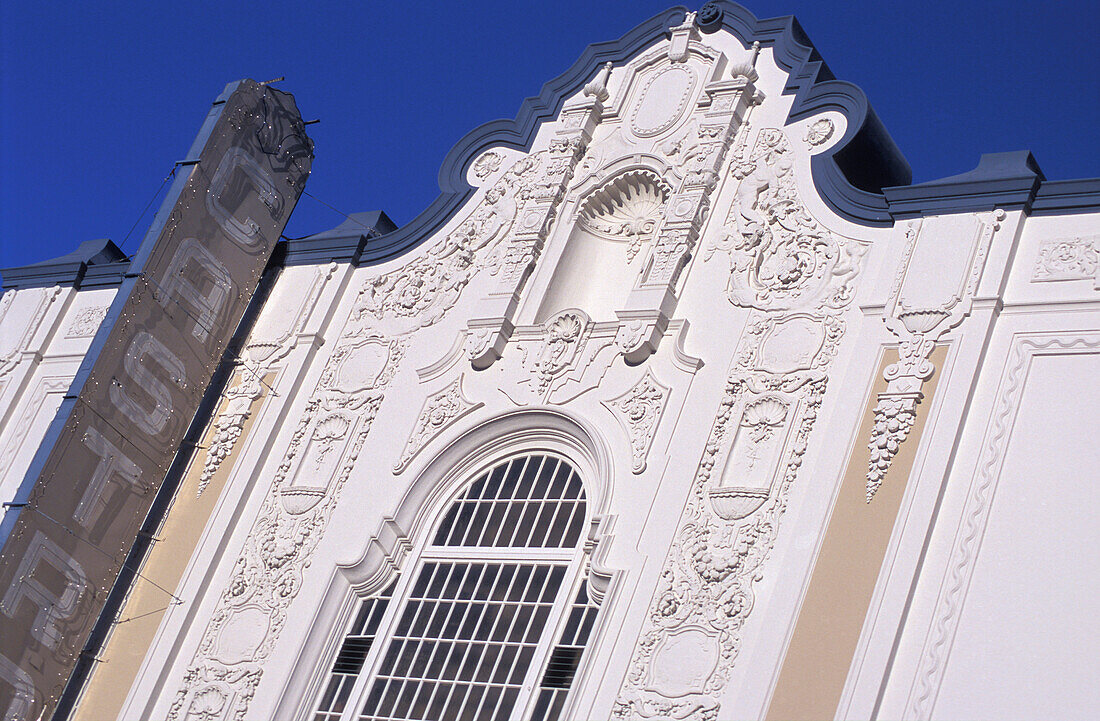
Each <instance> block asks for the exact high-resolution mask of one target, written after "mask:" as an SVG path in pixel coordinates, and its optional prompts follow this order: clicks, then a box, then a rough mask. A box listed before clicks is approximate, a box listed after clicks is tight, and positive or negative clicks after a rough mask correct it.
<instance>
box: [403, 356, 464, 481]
mask: <svg viewBox="0 0 1100 721" xmlns="http://www.w3.org/2000/svg"><path fill="white" fill-rule="evenodd" d="M483 405H485V404H484V403H481V402H478V403H474V402H473V401H471V400H469V399H468V398H466V396H465V395H463V393H462V376H461V375H460V376H459V377H458V378H455V379H454V381H452V382H451V383H450V384H449V385H448V386H447V387H446V388H444V389H443V390H441V391H439V392H438V393H433V394H432V395H430V396H428V397H427V398H426V399H424V405H423V406H422V407H421V409H420V415H419V416H418V417H417V419H416V425H415V426H414V427H413V430H412V433H411V434H410V435H409V439H408V440H407V441H406V442H405V448H404V450H402V451H401V457H400V458H399V459H398V461H397V463H396V464H395V465H394V467H393V471H394V473H401V472H402V471H404V470H405V469H406V468H408V467H409V463H411V462H412V459H413V458H415V457H416V454H418V453H419V452H420V450H421V449H422V448H423V447H424V446H426V445H427V444H428V443H429V442H430V441H431V440H432V439H433V438H435V437H436V436H437V435H439V434H440V433H442V432H443V431H445V430H446V429H447V428H449V427H450V426H451V425H453V424H454V423H455V421H457V420H458V419H460V418H462V417H463V416H465V415H467V414H468V413H471V412H473V411H475V410H477V409H478V408H481V407H482V406H483Z"/></svg>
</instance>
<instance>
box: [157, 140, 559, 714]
mask: <svg viewBox="0 0 1100 721" xmlns="http://www.w3.org/2000/svg"><path fill="white" fill-rule="evenodd" d="M539 163H540V160H539V159H538V158H537V157H532V156H527V157H525V158H523V159H521V160H520V161H518V162H517V163H516V164H515V165H513V166H512V167H511V168H510V169H509V170H508V171H507V172H506V173H505V176H504V178H503V179H502V180H501V182H500V183H499V184H498V185H497V186H494V190H495V191H496V192H490V193H488V194H487V195H486V197H485V199H484V200H483V201H482V202H481V203H480V204H479V205H478V206H477V207H476V208H475V209H474V210H473V212H472V213H471V214H470V216H469V217H468V218H467V219H466V220H465V221H464V222H463V223H462V224H460V226H459V228H458V229H457V230H455V231H454V232H452V233H451V234H449V235H448V236H447V237H446V238H445V239H444V240H443V241H441V242H440V243H438V244H437V245H436V246H435V247H433V248H431V249H429V251H428V252H427V253H426V254H424V255H422V256H420V257H418V258H417V259H416V260H413V261H412V262H410V263H408V264H407V265H405V266H404V267H402V268H399V269H397V270H395V271H393V272H391V273H388V274H386V275H383V276H381V277H378V278H372V279H369V280H368V281H367V282H366V283H365V284H364V286H363V288H362V289H361V290H360V292H359V294H358V295H357V297H356V300H355V303H354V304H353V307H352V310H351V313H350V315H349V318H348V320H347V322H346V323H345V326H344V329H343V331H342V333H341V335H340V337H339V338H338V340H337V341H336V349H335V350H334V351H333V353H332V355H331V356H330V358H329V359H328V361H327V362H326V364H325V367H324V369H323V370H322V372H321V375H320V377H319V379H318V382H317V386H316V387H315V389H314V390H313V392H312V394H311V395H310V398H309V400H308V402H307V403H306V406H305V409H304V411H303V413H302V415H301V417H300V419H299V421H298V425H297V427H296V428H295V431H294V433H293V435H292V436H291V439H290V443H289V445H288V447H287V449H286V452H285V455H284V457H283V460H282V462H281V463H280V465H279V467H278V468H277V470H276V473H275V476H274V478H273V480H272V484H271V487H270V489H269V491H268V493H267V495H266V496H265V498H264V501H263V503H262V505H261V507H260V511H259V514H258V516H257V518H256V520H255V522H254V524H253V527H252V529H251V530H250V532H249V534H248V536H247V537H246V540H245V544H244V547H243V548H242V550H241V552H240V555H239V556H238V558H237V561H236V564H235V565H234V568H233V571H232V573H231V576H230V579H229V582H228V584H227V586H226V588H225V589H224V590H223V591H222V594H221V596H220V598H219V600H218V602H217V605H216V607H215V610H214V613H213V614H212V616H211V618H210V621H209V622H208V624H207V627H206V629H205V631H204V632H203V635H202V640H201V641H200V643H199V647H198V650H197V651H196V653H195V656H194V658H193V660H192V661H191V663H190V665H189V667H188V670H187V671H186V673H185V675H184V678H183V680H182V683H181V685H180V687H179V690H178V692H177V694H176V698H175V700H174V702H173V704H172V706H171V708H170V710H169V714H168V718H169V719H171V720H172V721H177V720H179V719H198V718H203V717H202V716H198V715H195V714H197V713H199V711H200V708H201V709H205V708H207V706H208V705H209V703H210V702H212V700H213V697H209V696H204V697H203V699H201V700H199V701H195V698H196V696H197V695H198V694H202V693H205V692H206V690H207V689H209V688H212V687H213V688H218V689H221V691H222V692H223V693H224V694H225V698H226V699H227V701H226V704H225V707H224V709H223V710H222V711H221V713H222V714H223V715H222V716H221V717H220V718H224V719H230V718H232V719H236V721H246V719H247V718H249V706H250V704H251V701H252V698H253V694H254V692H255V689H256V687H257V685H258V684H259V681H260V678H261V676H262V674H263V663H264V660H265V659H266V658H267V657H268V656H270V654H271V653H272V651H273V649H274V647H275V643H276V641H277V640H278V638H279V635H280V634H281V632H282V629H283V627H284V625H285V623H286V616H287V611H288V608H289V606H290V604H291V602H292V601H293V600H294V598H295V597H296V596H297V595H298V592H299V591H300V590H301V585H302V578H303V573H304V571H305V569H306V567H307V566H308V565H309V562H310V559H311V557H312V554H313V552H314V549H315V548H316V547H317V544H318V543H319V542H320V540H321V538H322V536H323V535H324V530H325V527H326V526H327V524H328V520H329V518H330V517H331V515H332V512H333V509H334V508H335V506H336V503H337V502H338V500H339V497H340V493H341V490H342V489H343V486H344V484H345V482H346V481H347V479H348V477H349V476H350V474H351V471H352V469H353V468H354V466H355V463H356V461H357V460H358V457H359V453H360V451H361V450H362V448H363V444H364V443H365V441H366V438H367V434H368V433H369V432H370V429H371V425H372V423H373V420H374V418H375V416H376V415H377V412H378V409H379V407H380V406H381V403H382V400H383V398H384V393H385V389H386V388H387V387H388V386H389V384H390V382H391V381H392V379H393V377H394V374H395V373H396V372H397V368H398V366H399V364H400V362H401V360H402V358H403V357H404V355H405V350H406V347H407V344H408V340H407V336H408V334H409V333H411V332H413V331H415V330H416V329H418V328H421V327H424V326H426V325H430V324H432V323H434V322H436V321H437V320H439V319H440V318H441V317H443V315H444V314H445V313H446V312H447V310H449V309H450V308H451V307H453V306H454V304H455V303H456V302H457V301H458V297H459V295H460V293H461V291H462V289H463V288H464V287H465V286H466V285H467V284H468V282H469V280H470V278H471V277H472V276H473V274H474V272H476V270H477V268H476V267H475V260H476V259H477V258H478V257H479V255H482V253H481V251H483V250H485V249H487V248H489V247H490V246H491V245H492V244H493V243H496V242H497V241H499V240H500V238H501V237H502V236H503V234H504V233H505V232H506V230H507V228H508V227H509V225H510V224H511V222H512V220H514V209H515V202H516V201H515V198H516V196H517V195H519V194H521V193H522V191H523V188H524V187H525V186H524V184H523V182H521V178H523V177H525V176H526V174H527V173H529V172H531V171H532V170H533V169H535V168H537V167H538V166H539ZM256 629H259V631H256ZM193 704H194V707H193ZM203 713H207V712H206V711H203ZM208 715H209V714H208Z"/></svg>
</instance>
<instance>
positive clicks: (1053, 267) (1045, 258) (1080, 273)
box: [1031, 235, 1100, 289]
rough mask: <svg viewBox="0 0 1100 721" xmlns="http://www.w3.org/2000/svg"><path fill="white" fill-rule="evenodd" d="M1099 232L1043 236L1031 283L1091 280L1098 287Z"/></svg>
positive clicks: (1099, 286)
mask: <svg viewBox="0 0 1100 721" xmlns="http://www.w3.org/2000/svg"><path fill="white" fill-rule="evenodd" d="M1098 270H1100V235H1094V236H1089V237H1081V236H1078V237H1074V238H1054V239H1051V240H1045V241H1043V243H1042V244H1041V245H1040V246H1039V255H1038V257H1037V258H1036V259H1035V268H1034V269H1033V270H1032V272H1031V282H1032V283H1053V282H1059V281H1067V280H1091V281H1093V282H1094V284H1095V285H1094V286H1093V287H1095V288H1097V289H1100V272H1097V271H1098Z"/></svg>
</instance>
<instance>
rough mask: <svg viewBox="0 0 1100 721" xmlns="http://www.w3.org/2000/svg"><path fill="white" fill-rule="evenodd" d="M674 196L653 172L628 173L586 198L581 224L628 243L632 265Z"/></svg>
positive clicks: (635, 171)
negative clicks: (666, 205)
mask: <svg viewBox="0 0 1100 721" xmlns="http://www.w3.org/2000/svg"><path fill="white" fill-rule="evenodd" d="M671 194H672V188H671V187H670V186H669V185H668V183H667V182H665V181H664V180H663V179H662V178H661V177H660V176H658V175H657V174H656V173H654V172H653V171H649V170H632V171H628V172H626V173H623V174H622V175H619V176H617V177H616V178H614V179H612V180H611V181H610V182H608V183H606V184H604V185H603V186H601V187H599V188H598V189H596V190H595V191H594V192H593V193H591V194H590V195H589V196H588V198H586V199H585V201H584V203H583V204H582V206H581V210H580V214H579V215H578V222H579V223H580V225H581V227H582V228H585V229H586V230H589V231H591V232H593V233H595V234H597V235H599V236H601V237H605V238H609V239H612V240H624V241H626V242H627V243H628V246H627V262H631V261H633V260H634V258H635V256H636V255H637V254H638V251H639V250H640V249H641V248H642V245H643V243H644V242H645V241H646V240H648V239H649V238H650V237H652V235H653V232H654V231H655V230H656V228H657V224H658V223H659V222H660V220H661V215H662V211H663V210H664V206H665V201H666V200H667V199H668V197H669V196H670V195H671Z"/></svg>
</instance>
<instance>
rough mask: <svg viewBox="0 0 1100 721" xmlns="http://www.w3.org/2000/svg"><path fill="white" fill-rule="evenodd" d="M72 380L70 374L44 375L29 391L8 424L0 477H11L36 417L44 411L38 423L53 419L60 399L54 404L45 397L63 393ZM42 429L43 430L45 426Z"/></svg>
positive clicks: (0, 459)
mask: <svg viewBox="0 0 1100 721" xmlns="http://www.w3.org/2000/svg"><path fill="white" fill-rule="evenodd" d="M72 382H73V377H72V376H67V375H66V376H46V377H43V378H42V379H41V380H40V381H39V382H38V385H37V386H35V388H34V389H33V390H32V391H31V393H30V394H29V395H28V402H27V403H25V404H24V406H23V412H22V413H21V414H20V415H19V418H18V420H15V422H14V423H12V424H11V425H10V426H8V427H10V428H11V430H12V434H11V436H10V437H9V439H8V442H7V444H6V445H5V446H4V450H3V452H2V453H0V478H5V479H7V478H11V477H12V475H11V474H12V465H13V464H14V463H15V458H16V456H17V455H18V454H19V451H21V450H22V449H23V448H25V445H24V444H25V442H26V441H27V437H28V435H29V434H30V432H31V430H32V429H35V428H37V427H38V423H36V418H39V417H40V414H42V413H43V412H45V414H46V415H48V418H44V417H43V418H42V420H41V421H39V423H48V422H49V421H50V420H52V419H53V416H54V414H55V413H56V411H57V407H58V406H59V405H60V403H61V400H60V399H58V400H57V403H56V404H50V403H49V402H48V398H47V397H48V396H49V395H50V394H59V393H65V392H66V391H67V390H69V386H70V385H71V384H72ZM42 430H43V431H44V430H45V428H43V429H42ZM13 490H14V489H13Z"/></svg>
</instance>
